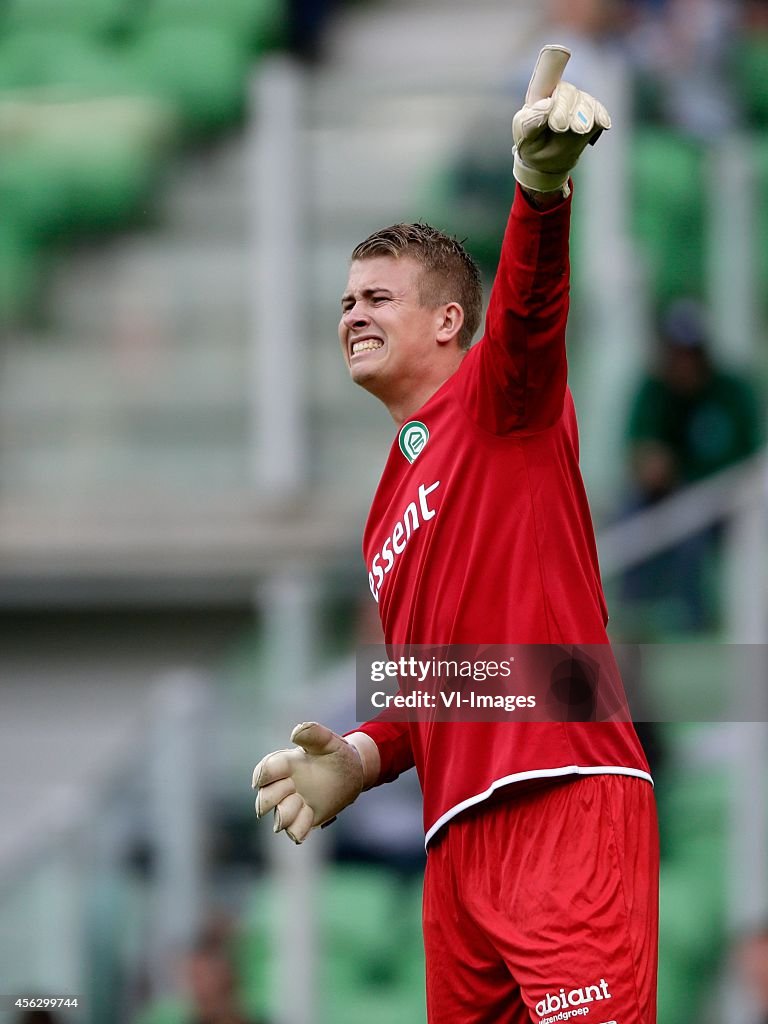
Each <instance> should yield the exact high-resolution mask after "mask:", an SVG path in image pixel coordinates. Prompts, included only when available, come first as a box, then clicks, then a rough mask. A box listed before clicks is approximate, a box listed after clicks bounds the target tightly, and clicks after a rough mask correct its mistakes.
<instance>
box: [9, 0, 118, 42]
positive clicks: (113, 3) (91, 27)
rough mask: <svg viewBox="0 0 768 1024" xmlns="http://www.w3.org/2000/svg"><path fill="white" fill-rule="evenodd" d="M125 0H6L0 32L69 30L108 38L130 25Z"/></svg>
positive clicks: (94, 36)
mask: <svg viewBox="0 0 768 1024" xmlns="http://www.w3.org/2000/svg"><path fill="white" fill-rule="evenodd" d="M134 6H135V5H132V4H131V3H130V2H129V0H6V2H5V5H4V11H3V14H2V16H0V31H2V32H16V31H19V30H33V31H35V30H36V31H43V32H59V31H61V32H73V33H77V34H79V35H83V36H90V37H92V38H101V39H108V38H112V37H115V36H118V35H120V34H121V33H123V32H124V31H125V30H126V28H127V27H128V26H129V25H130V21H131V18H132V16H133V9H134Z"/></svg>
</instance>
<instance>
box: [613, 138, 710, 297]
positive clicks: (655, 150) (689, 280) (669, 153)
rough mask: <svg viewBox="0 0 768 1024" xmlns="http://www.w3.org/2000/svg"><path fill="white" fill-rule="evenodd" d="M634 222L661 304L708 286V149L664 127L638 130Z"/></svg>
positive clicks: (634, 228)
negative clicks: (705, 274)
mask: <svg viewBox="0 0 768 1024" xmlns="http://www.w3.org/2000/svg"><path fill="white" fill-rule="evenodd" d="M631 166H632V194H633V199H634V208H633V217H632V224H633V230H634V233H635V236H636V238H637V239H638V242H639V244H640V246H641V248H642V251H643V254H644V257H645V266H646V271H647V273H648V279H649V283H650V286H651V289H652V292H653V296H654V298H655V299H656V301H657V302H660V303H663V302H665V301H668V300H669V299H671V298H674V297H675V296H678V295H699V294H701V292H702V289H703V287H704V259H705V213H704V209H705V201H706V190H705V187H704V186H705V183H704V166H705V160H704V153H703V150H702V147H701V145H700V144H699V143H697V142H694V141H692V140H689V139H685V138H682V137H681V136H679V135H677V134H676V133H674V132H672V131H669V130H666V129H654V128H643V129H640V130H638V131H637V133H636V135H635V139H634V142H633V147H632V161H631Z"/></svg>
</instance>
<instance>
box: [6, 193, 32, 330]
mask: <svg viewBox="0 0 768 1024" xmlns="http://www.w3.org/2000/svg"><path fill="white" fill-rule="evenodd" d="M10 214H11V211H10V210H9V209H8V208H7V207H6V204H5V203H4V202H3V200H2V198H0V328H3V327H8V326H10V325H12V324H15V323H17V322H19V321H20V320H21V319H22V317H23V316H24V315H25V314H27V313H29V312H30V311H31V309H32V307H33V303H34V298H35V294H36V292H37V289H38V287H39V279H40V271H41V258H40V255H39V252H38V249H37V247H36V246H35V244H34V243H33V241H32V240H31V239H30V238H29V237H28V235H27V234H26V233H25V232H24V231H23V229H22V228H21V227H20V226H19V225H18V224H17V223H15V222H14V221H13V220H12V219H11V215H10Z"/></svg>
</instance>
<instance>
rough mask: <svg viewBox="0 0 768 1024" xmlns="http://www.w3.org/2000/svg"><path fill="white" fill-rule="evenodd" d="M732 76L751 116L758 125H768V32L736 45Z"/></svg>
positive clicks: (747, 113)
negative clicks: (767, 84) (767, 85)
mask: <svg viewBox="0 0 768 1024" xmlns="http://www.w3.org/2000/svg"><path fill="white" fill-rule="evenodd" d="M731 76H732V81H733V83H734V85H735V87H736V93H737V96H738V98H739V100H740V102H741V105H742V108H743V110H744V111H745V113H746V115H747V118H748V119H749V121H750V123H751V124H752V125H753V126H754V127H755V128H765V127H766V126H768V88H766V82H768V34H766V33H755V34H754V35H750V36H746V37H745V38H744V39H743V40H742V41H741V42H740V43H739V45H738V46H737V47H736V49H735V51H734V54H733V59H732V61H731Z"/></svg>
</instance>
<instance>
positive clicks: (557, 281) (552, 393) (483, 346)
mask: <svg viewBox="0 0 768 1024" xmlns="http://www.w3.org/2000/svg"><path fill="white" fill-rule="evenodd" d="M568 56H569V53H568V51H567V50H566V49H565V48H564V47H557V46H551V47H545V48H544V49H543V50H542V51H541V54H540V55H539V60H538V61H537V64H536V68H535V69H534V73H533V76H532V77H531V82H530V84H529V86H528V92H527V94H526V99H525V103H524V105H523V107H522V108H521V109H520V110H519V111H518V112H517V114H516V115H515V118H514V121H513V136H514V141H515V148H514V175H515V178H516V180H517V182H518V189H517V193H516V195H515V202H514V204H513V207H512V212H511V214H510V219H509V223H508V225H507V230H506V234H505V237H504V243H503V246H502V251H501V257H500V260H499V268H498V272H497V275H496V280H495V282H494V286H493V291H492V292H491V299H490V303H489V307H488V315H487V318H486V326H485V335H484V337H483V340H482V342H481V343H480V345H479V346H478V351H477V352H476V353H475V356H474V358H475V359H476V360H477V361H478V372H477V373H476V374H475V375H467V377H466V378H465V380H466V384H465V387H466V393H465V399H466V404H467V406H468V411H469V412H470V414H471V415H472V416H473V418H475V419H476V420H477V421H478V422H479V423H480V424H481V425H482V426H483V427H484V428H486V429H488V430H491V431H493V432H494V433H500V434H506V433H511V432H514V431H525V432H532V431H536V430H542V429H544V428H546V427H548V426H551V425H552V424H553V423H554V422H555V421H556V420H557V419H558V418H559V416H560V414H561V412H562V408H563V399H564V396H565V388H566V378H567V364H566V355H565V327H566V321H567V317H568V299H569V262H568V236H569V231H570V198H569V197H570V172H571V170H572V169H573V167H574V166H575V164H576V163H577V161H578V159H579V157H580V155H581V153H582V151H583V150H584V148H585V147H586V146H587V145H588V144H589V143H594V142H595V141H597V138H598V137H599V136H600V134H601V133H602V132H603V131H604V130H605V129H607V128H610V118H609V117H608V114H607V112H606V110H605V108H604V107H603V106H602V104H601V103H599V102H598V101H597V100H595V99H594V98H593V97H591V96H589V95H588V94H587V93H584V92H581V91H580V90H578V89H577V88H576V87H575V86H573V85H570V84H569V83H568V82H561V81H560V80H559V79H560V75H561V74H562V71H563V68H564V67H565V64H566V63H567V60H568Z"/></svg>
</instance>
